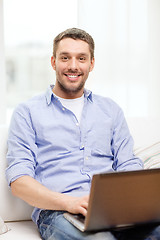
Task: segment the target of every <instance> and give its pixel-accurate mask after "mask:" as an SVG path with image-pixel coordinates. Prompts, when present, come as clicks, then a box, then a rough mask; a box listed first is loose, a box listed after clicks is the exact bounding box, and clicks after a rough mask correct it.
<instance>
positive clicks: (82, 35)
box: [53, 28, 94, 59]
mask: <svg viewBox="0 0 160 240" xmlns="http://www.w3.org/2000/svg"><path fill="white" fill-rule="evenodd" d="M64 38H72V39H74V40H82V41H85V42H87V43H88V44H89V50H90V53H91V59H93V57H94V40H93V38H92V37H91V35H89V34H88V33H87V32H85V31H84V30H82V29H79V28H69V29H67V30H65V31H63V32H61V33H60V34H58V35H57V36H56V37H55V39H54V42H53V56H54V57H56V51H57V48H58V44H59V42H60V41H61V40H62V39H64Z"/></svg>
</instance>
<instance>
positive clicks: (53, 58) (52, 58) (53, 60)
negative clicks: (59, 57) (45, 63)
mask: <svg viewBox="0 0 160 240" xmlns="http://www.w3.org/2000/svg"><path fill="white" fill-rule="evenodd" d="M55 62H56V59H55V57H53V56H52V57H51V65H52V68H53V69H54V70H56V63H55Z"/></svg>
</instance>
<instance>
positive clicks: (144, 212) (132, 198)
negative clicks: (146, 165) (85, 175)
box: [64, 169, 160, 232]
mask: <svg viewBox="0 0 160 240" xmlns="http://www.w3.org/2000/svg"><path fill="white" fill-rule="evenodd" d="M64 217H65V218H66V219H67V220H68V221H70V222H71V223H72V224H73V225H74V226H76V227H77V228H78V229H79V230H81V231H82V232H85V231H97V230H104V229H114V228H119V227H128V226H133V225H137V224H142V223H156V222H160V169H147V170H138V171H129V172H112V173H103V174H96V175H94V176H93V179H92V184H91V191H90V197H89V204H88V211H87V216H86V217H85V218H84V217H83V216H82V215H74V214H70V213H67V212H66V213H64Z"/></svg>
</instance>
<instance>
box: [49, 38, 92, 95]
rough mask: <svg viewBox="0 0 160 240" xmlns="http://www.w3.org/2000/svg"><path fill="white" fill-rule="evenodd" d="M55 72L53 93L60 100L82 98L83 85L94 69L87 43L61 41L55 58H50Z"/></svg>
mask: <svg viewBox="0 0 160 240" xmlns="http://www.w3.org/2000/svg"><path fill="white" fill-rule="evenodd" d="M51 63H52V67H53V69H54V70H55V71H56V84H55V87H54V89H53V91H54V93H55V94H56V95H57V96H59V97H62V98H77V97H80V96H82V94H83V90H84V84H85V82H86V80H87V78H88V75H89V72H90V71H92V69H93V67H94V59H91V54H90V50H89V45H88V43H86V42H84V41H82V40H74V39H72V38H65V39H62V40H61V41H60V42H59V44H58V48H57V52H56V58H54V57H52V58H51Z"/></svg>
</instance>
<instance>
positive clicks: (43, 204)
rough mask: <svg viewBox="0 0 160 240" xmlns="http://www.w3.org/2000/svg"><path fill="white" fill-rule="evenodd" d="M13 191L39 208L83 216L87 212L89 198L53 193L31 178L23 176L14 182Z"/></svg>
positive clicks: (12, 184)
mask: <svg viewBox="0 0 160 240" xmlns="http://www.w3.org/2000/svg"><path fill="white" fill-rule="evenodd" d="M11 189H12V193H13V195H15V196H17V197H19V198H21V199H22V200H24V201H25V202H27V203H28V204H30V205H32V206H34V207H37V208H42V209H49V210H63V211H68V212H71V213H81V214H83V215H86V212H87V206H88V196H85V197H81V198H77V197H71V196H68V195H65V194H62V193H58V192H53V191H51V190H49V189H48V188H46V187H45V186H43V185H42V184H40V183H39V182H38V181H36V180H35V179H33V178H32V177H30V176H23V177H20V178H18V179H17V180H15V181H14V182H12V183H11Z"/></svg>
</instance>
